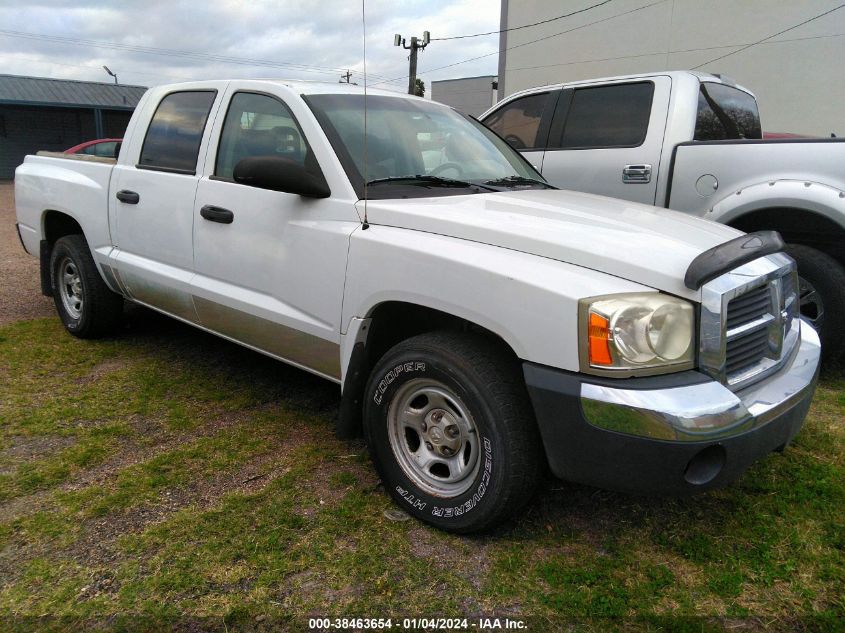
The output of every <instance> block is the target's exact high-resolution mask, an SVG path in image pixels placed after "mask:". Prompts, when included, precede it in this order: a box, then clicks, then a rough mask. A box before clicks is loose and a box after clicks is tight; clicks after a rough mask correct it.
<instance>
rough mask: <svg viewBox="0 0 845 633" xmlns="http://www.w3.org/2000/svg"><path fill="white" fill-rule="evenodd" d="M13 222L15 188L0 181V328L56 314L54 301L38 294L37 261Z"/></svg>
mask: <svg viewBox="0 0 845 633" xmlns="http://www.w3.org/2000/svg"><path fill="white" fill-rule="evenodd" d="M15 222H17V219H16V218H15V186H14V183H12V182H5V181H3V182H0V276H2V278H3V279H4V283H3V286H4V287H3V300H2V301H0V325H6V324H8V323H12V322H14V321H23V320H25V319H34V318H36V317H44V316H53V315H55V314H56V310H55V307H54V306H53V300H52V299H50V298H49V297H45V296H44V295H42V294H41V278H40V273H39V270H38V258H37V257H33V256H31V255H29V254H27V253H26V252H25V251H24V250H23V246H21V242H20V239H18V232H17V229H16V228H15ZM36 255H37V253H36Z"/></svg>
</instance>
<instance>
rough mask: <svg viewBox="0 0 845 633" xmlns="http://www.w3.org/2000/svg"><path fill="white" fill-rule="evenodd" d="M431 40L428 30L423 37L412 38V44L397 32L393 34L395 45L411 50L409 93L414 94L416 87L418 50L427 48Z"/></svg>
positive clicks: (409, 57)
mask: <svg viewBox="0 0 845 633" xmlns="http://www.w3.org/2000/svg"><path fill="white" fill-rule="evenodd" d="M430 42H431V34H430V33H429V32H428V31H423V36H422V39H420V38H418V37H412V38H411V44H410V46H409V45H408V44H407V42H406V40H405V38H404V37H402V36H401V35H399V33H397V34H396V35H394V36H393V45H394V46H401V47H402V48H404V49H405V50H406V51H411V53H410V55H408V60H409V62H410V65H409V67H408V94H409V95H412V94H414V88H415V87H416V83H417V51H420V50H423V49H425V47H426V46H428V45H429V43H430Z"/></svg>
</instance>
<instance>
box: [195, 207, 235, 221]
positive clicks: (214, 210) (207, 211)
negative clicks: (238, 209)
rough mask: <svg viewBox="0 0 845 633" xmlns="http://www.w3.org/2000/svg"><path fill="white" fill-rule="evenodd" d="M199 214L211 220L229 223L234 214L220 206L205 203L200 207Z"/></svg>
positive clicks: (232, 219)
mask: <svg viewBox="0 0 845 633" xmlns="http://www.w3.org/2000/svg"><path fill="white" fill-rule="evenodd" d="M200 215H201V216H202V217H204V218H205V219H206V220H210V221H211V222H220V224H231V223H232V222H233V221H234V219H235V214H234V213H232V212H231V211H229V209H224V208H222V207H215V206H214V205H211V204H207V205H205V206H204V207H203V208H202V209H200Z"/></svg>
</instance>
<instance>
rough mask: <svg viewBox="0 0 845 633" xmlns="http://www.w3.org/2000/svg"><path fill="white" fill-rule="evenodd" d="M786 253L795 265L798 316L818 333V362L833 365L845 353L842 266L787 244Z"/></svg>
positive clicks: (844, 276)
mask: <svg viewBox="0 0 845 633" xmlns="http://www.w3.org/2000/svg"><path fill="white" fill-rule="evenodd" d="M786 252H787V253H789V255H790V256H791V257H792V258H793V259H794V260H795V262H796V263H797V264H798V283H799V294H800V296H801V316H802V317H804V318H805V319H806V320H808V321H809V322H810V324H811V325H812V326H813V327H814V328H815V329H816V331H817V332H818V333H819V338H820V339H821V342H822V358H823V360H824V361H834V360H837V359H840V358H842V357H843V353H845V328H843V327H841V321H840V318H841V315H843V314H845V268H843V266H842V264H840V263H839V262H837V261H836V260H835V259H833V258H832V257H831V256H830V255H827V254H825V253H823V252H821V251H819V250H817V249H815V248H812V247H810V246H804V245H803V244H788V245H787V247H786Z"/></svg>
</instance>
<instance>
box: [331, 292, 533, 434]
mask: <svg viewBox="0 0 845 633" xmlns="http://www.w3.org/2000/svg"><path fill="white" fill-rule="evenodd" d="M364 322H365V323H366V325H365V326H363V328H362V331H361V332H360V333H359V335H358V337H357V340H356V342H355V344H354V346H353V347H352V350H351V352H350V354H349V360H348V361H347V362H346V367H345V372H344V380H343V395H342V397H341V406H340V416H339V418H338V424H337V432H338V435H339V436H340V437H343V438H354V437H360V436H361V434H362V414H363V406H362V405H363V396H364V388H365V386H366V383H367V378H368V377H369V374H370V370H371V369H372V368H373V367H374V366H375V364H376V363H377V362H378V360H379V359H380V358H381V357H382V356H383V355H384V354H385V353H386V352H387V351H388V350H389V349H390V348H391V347H393V346H394V345H396V344H397V343H399V342H401V341H404V340H406V339H408V338H411V337H413V336H416V335H418V334H423V333H425V332H432V331H437V330H452V331H461V332H472V333H475V334H478V335H481V336H484V337H485V338H488V339H489V340H490V341H491V342H493V343H494V344H495V345H498V346H500V347H501V349H503V350H506V351H507V352H508V353H509V354H510V355H512V357H513V358H514V359H518V358H519V355H518V353H517V352H516V350H515V349H514V346H513V345H511V344H509V343H508V342H507V341H506V340H505V338H504V337H503V336H501V335H500V334H498V333H496V332H494V331H493V330H491V329H490V328H488V327H485V326H484V325H481V324H479V323H477V322H476V321H474V320H472V319H470V318H467V317H464V316H458V315H455V314H451V313H449V312H445V311H443V310H438V309H436V308H431V307H429V306H425V305H422V304H418V303H413V302H409V301H403V300H386V301H383V302H381V303H378V304H376V305H374V306H373V307H372V308H371V309H370V310H369V311H368V312H367V315H366V318H365V319H364Z"/></svg>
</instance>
